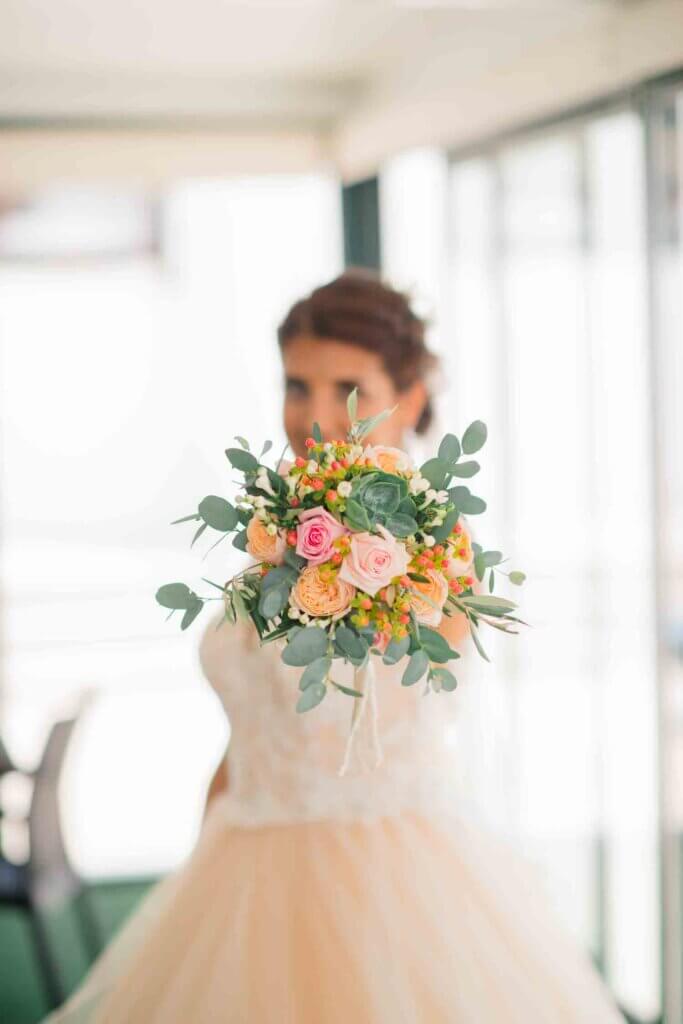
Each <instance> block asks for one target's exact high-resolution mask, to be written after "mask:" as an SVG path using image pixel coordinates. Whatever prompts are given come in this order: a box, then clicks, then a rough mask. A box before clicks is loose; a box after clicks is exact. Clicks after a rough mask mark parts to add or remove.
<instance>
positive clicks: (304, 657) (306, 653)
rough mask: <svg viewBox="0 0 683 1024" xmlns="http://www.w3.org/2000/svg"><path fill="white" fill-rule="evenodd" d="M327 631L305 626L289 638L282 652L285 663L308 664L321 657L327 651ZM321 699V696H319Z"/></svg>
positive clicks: (317, 627)
mask: <svg viewBox="0 0 683 1024" xmlns="http://www.w3.org/2000/svg"><path fill="white" fill-rule="evenodd" d="M327 644H328V639H327V633H326V632H325V630H324V629H320V627H319V626H307V627H306V628H305V629H301V630H299V631H298V632H297V633H295V634H294V637H293V638H292V639H290V641H289V643H288V644H287V646H286V647H285V649H284V651H283V652H282V660H283V661H284V663H285V665H298V666H302V665H310V663H311V662H312V661H315V660H316V658H322V657H323V655H324V654H325V653H326V651H327ZM321 700H322V698H321Z"/></svg>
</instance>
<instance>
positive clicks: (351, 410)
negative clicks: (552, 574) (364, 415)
mask: <svg viewBox="0 0 683 1024" xmlns="http://www.w3.org/2000/svg"><path fill="white" fill-rule="evenodd" d="M346 410H347V412H348V414H349V421H350V423H352V424H353V423H355V422H356V417H357V416H358V388H354V389H353V391H349V397H348V398H347V399H346Z"/></svg>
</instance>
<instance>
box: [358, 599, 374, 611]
mask: <svg viewBox="0 0 683 1024" xmlns="http://www.w3.org/2000/svg"><path fill="white" fill-rule="evenodd" d="M360 606H361V608H363V610H364V611H366V612H369V611H370V609H371V608H372V601H371V600H370V598H369V597H364V598H363V599H362V601H361V603H360Z"/></svg>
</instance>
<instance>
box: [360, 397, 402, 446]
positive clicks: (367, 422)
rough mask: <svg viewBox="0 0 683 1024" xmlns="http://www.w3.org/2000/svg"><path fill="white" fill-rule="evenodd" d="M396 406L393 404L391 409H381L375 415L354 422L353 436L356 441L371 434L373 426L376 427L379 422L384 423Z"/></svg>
mask: <svg viewBox="0 0 683 1024" xmlns="http://www.w3.org/2000/svg"><path fill="white" fill-rule="evenodd" d="M397 409H398V406H397V405H395V406H393V408H391V409H383V410H382V412H379V413H377V415H376V416H369V417H368V418H367V419H364V420H359V421H358V423H357V424H356V430H355V436H356V439H357V440H358V441H361V440H362V439H363V438H364V437H366V436H367V435H368V434H371V433H372V431H373V430H374V429H375V427H378V426H379V425H380V423H384V421H385V420H386V419H389V417H390V416H392V415H393V414H394V413H395V412H396V410H397Z"/></svg>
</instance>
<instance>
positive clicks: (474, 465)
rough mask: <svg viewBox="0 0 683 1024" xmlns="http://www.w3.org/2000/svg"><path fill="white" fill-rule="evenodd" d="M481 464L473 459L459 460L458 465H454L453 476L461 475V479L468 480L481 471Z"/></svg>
mask: <svg viewBox="0 0 683 1024" xmlns="http://www.w3.org/2000/svg"><path fill="white" fill-rule="evenodd" d="M480 469H481V466H480V465H479V463H478V462H475V461H474V459H472V461H471V462H459V463H458V464H457V466H453V470H452V472H453V476H459V477H460V478H461V479H464V480H466V479H467V478H468V477H470V476H474V475H475V474H476V473H478V472H479V470H480Z"/></svg>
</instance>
